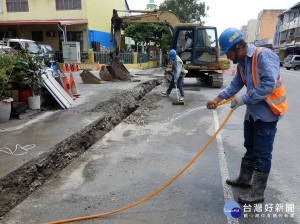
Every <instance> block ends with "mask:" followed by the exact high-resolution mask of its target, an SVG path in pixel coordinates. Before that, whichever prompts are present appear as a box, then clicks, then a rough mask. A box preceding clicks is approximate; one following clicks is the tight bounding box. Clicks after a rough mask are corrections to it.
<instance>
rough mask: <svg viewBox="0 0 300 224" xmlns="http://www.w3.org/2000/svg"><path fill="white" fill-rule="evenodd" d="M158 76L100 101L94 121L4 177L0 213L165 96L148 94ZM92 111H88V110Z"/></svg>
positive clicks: (157, 81) (0, 185) (0, 188)
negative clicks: (139, 111)
mask: <svg viewBox="0 0 300 224" xmlns="http://www.w3.org/2000/svg"><path fill="white" fill-rule="evenodd" d="M160 84H161V81H159V80H157V79H153V80H149V81H145V82H143V83H141V84H140V85H138V86H137V87H136V88H134V89H133V90H130V91H122V92H121V93H120V94H117V95H116V96H114V97H113V98H111V99H110V100H108V101H106V102H103V103H101V104H100V105H96V106H95V108H94V109H92V111H91V113H92V112H99V114H100V113H103V112H104V113H105V115H104V116H102V117H99V118H98V119H96V120H95V121H94V122H93V123H91V124H89V125H88V126H86V127H83V128H82V129H81V130H78V132H76V133H75V134H73V135H71V136H70V137H68V138H67V139H65V140H63V141H62V142H60V143H58V144H57V145H55V146H54V147H52V148H50V149H49V151H48V152H46V153H43V154H41V155H40V156H38V157H37V158H34V159H33V160H31V161H29V162H28V163H26V164H24V165H22V166H21V167H20V168H18V169H17V170H15V171H13V172H11V173H10V174H8V175H6V176H5V177H3V178H1V179H0V198H1V200H0V217H1V216H4V215H5V214H6V213H7V212H8V211H10V210H11V209H13V208H14V207H15V206H16V205H18V204H19V203H20V202H22V201H23V200H24V199H25V198H27V197H28V196H29V195H30V194H31V193H32V192H34V191H35V190H37V189H38V188H39V187H40V186H42V185H43V184H44V182H45V181H46V180H48V179H51V178H52V177H53V176H55V174H57V173H58V172H60V171H61V170H62V169H63V168H65V167H66V166H67V165H68V164H69V163H70V162H71V161H73V159H75V158H77V157H79V156H80V155H81V154H82V153H83V152H85V151H86V150H87V149H88V148H89V147H90V146H91V145H93V144H94V143H95V142H96V141H98V140H99V139H101V138H102V137H103V136H104V135H105V134H106V133H108V132H109V131H110V130H112V129H113V128H114V127H115V126H116V125H118V124H119V123H120V122H122V120H123V119H124V118H126V117H127V116H128V115H130V114H131V113H132V112H133V111H135V110H136V109H137V108H138V107H141V106H145V105H146V106H147V105H148V106H150V105H151V100H153V101H152V102H155V101H157V100H158V99H159V98H160V97H161V96H160V95H158V94H156V95H155V94H154V95H152V96H151V98H148V100H145V99H144V97H145V96H146V95H147V94H148V93H149V92H151V90H152V89H153V88H155V87H156V86H158V85H160ZM86 114H87V115H88V111H87V112H86Z"/></svg>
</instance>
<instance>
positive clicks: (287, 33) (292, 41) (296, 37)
mask: <svg viewBox="0 0 300 224" xmlns="http://www.w3.org/2000/svg"><path fill="white" fill-rule="evenodd" d="M273 48H274V50H275V51H276V52H278V54H279V57H280V60H284V58H285V57H286V56H287V55H289V54H300V2H298V3H297V4H295V5H294V6H292V7H291V8H289V9H288V10H286V11H284V12H283V13H282V14H280V15H279V16H278V20H277V25H276V29H275V32H274V41H273Z"/></svg>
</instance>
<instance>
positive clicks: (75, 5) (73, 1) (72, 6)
mask: <svg viewBox="0 0 300 224" xmlns="http://www.w3.org/2000/svg"><path fill="white" fill-rule="evenodd" d="M55 2H56V10H76V9H81V0H55Z"/></svg>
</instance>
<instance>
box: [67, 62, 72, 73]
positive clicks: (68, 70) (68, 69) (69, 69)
mask: <svg viewBox="0 0 300 224" xmlns="http://www.w3.org/2000/svg"><path fill="white" fill-rule="evenodd" d="M67 72H71V66H70V64H68V67H67Z"/></svg>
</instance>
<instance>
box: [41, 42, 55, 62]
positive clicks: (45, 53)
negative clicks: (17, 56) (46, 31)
mask: <svg viewBox="0 0 300 224" xmlns="http://www.w3.org/2000/svg"><path fill="white" fill-rule="evenodd" d="M39 48H40V51H41V55H40V57H41V59H42V60H43V59H44V61H56V55H55V51H54V50H53V48H52V47H51V46H50V45H48V44H39Z"/></svg>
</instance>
